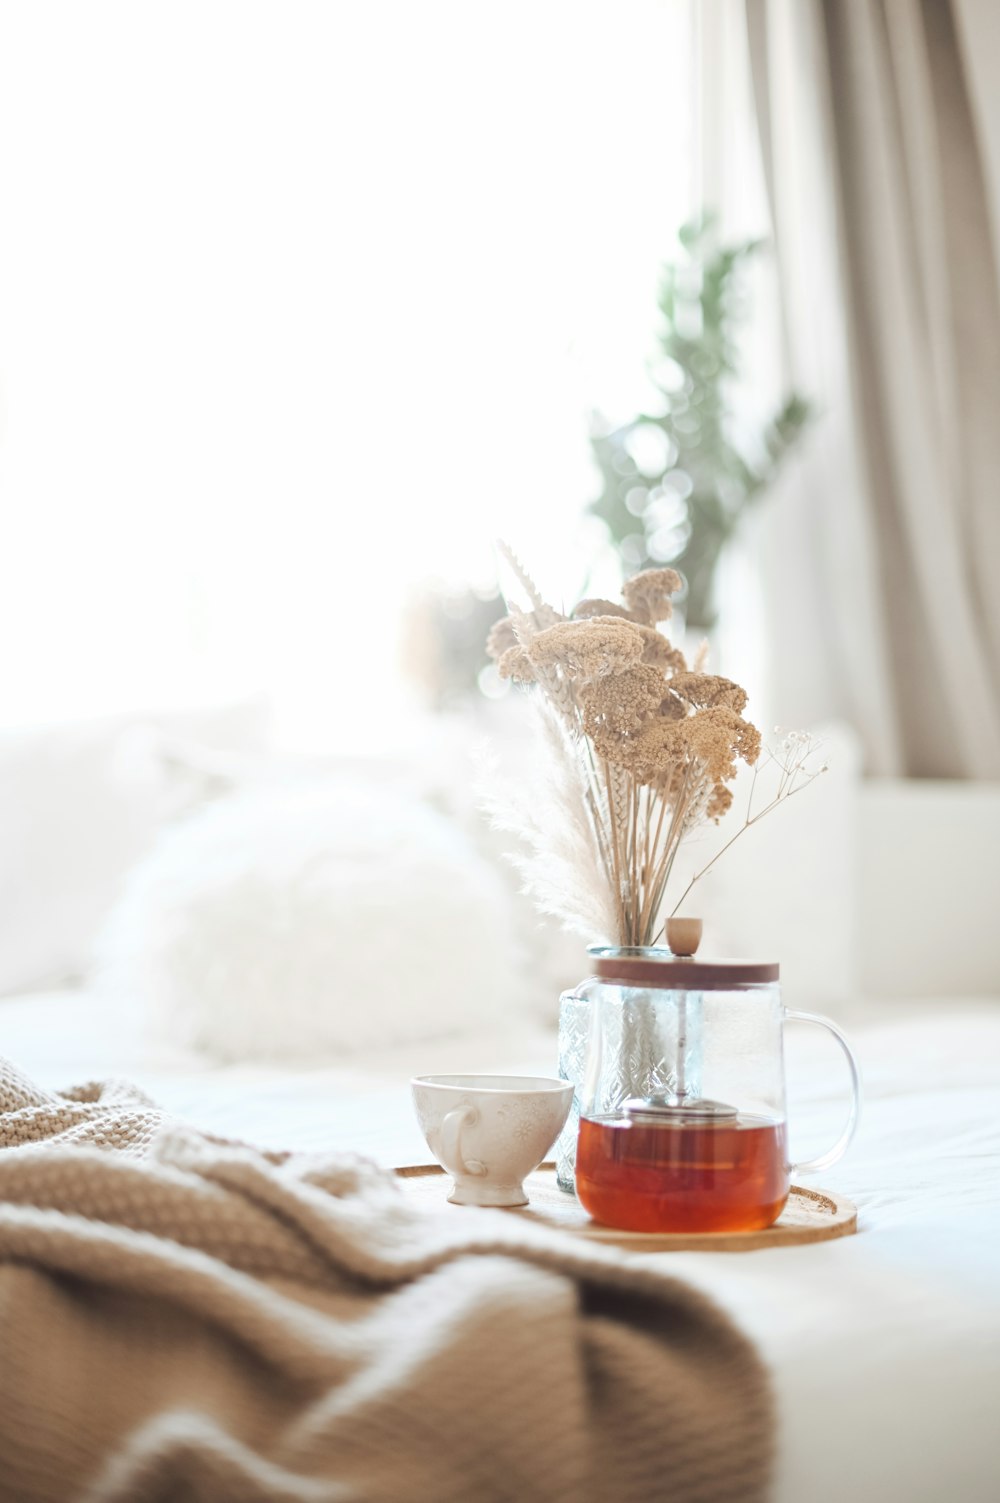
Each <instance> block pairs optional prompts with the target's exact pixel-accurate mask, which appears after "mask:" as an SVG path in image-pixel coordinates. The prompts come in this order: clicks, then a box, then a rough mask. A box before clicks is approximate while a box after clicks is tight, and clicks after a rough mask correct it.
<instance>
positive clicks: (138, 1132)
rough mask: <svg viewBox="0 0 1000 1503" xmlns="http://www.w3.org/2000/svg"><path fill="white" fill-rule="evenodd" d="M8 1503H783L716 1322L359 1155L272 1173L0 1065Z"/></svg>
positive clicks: (749, 1371)
mask: <svg viewBox="0 0 1000 1503" xmlns="http://www.w3.org/2000/svg"><path fill="white" fill-rule="evenodd" d="M0 1142H2V1143H3V1145H4V1147H3V1151H2V1152H0V1342H2V1343H3V1350H4V1354H5V1360H4V1362H3V1364H0V1373H2V1377H0V1385H2V1402H0V1462H2V1465H0V1499H3V1500H11V1503H13V1500H15V1499H16V1500H17V1503H35V1500H38V1503H42V1500H45V1503H48V1500H52V1503H56V1500H58V1503H66V1500H71V1499H72V1500H75V1499H79V1500H86V1503H126V1500H128V1503H138V1500H142V1499H147V1498H148V1499H158V1500H159V1499H164V1500H165V1499H182V1498H183V1499H185V1500H187V1499H204V1500H213V1503H214V1500H230V1499H231V1500H233V1503H236V1500H239V1503H249V1500H256V1499H260V1500H264V1499H267V1500H269V1503H274V1500H284V1499H288V1500H296V1503H298V1500H303V1503H305V1500H309V1503H312V1500H320V1499H322V1500H339V1499H345V1500H346V1499H351V1500H364V1503H382V1500H386V1503H388V1500H390V1499H393V1500H398V1499H404V1498H405V1499H407V1500H412V1503H424V1500H428V1503H429V1500H431V1499H433V1500H442V1503H451V1500H454V1503H468V1500H469V1499H472V1498H476V1499H482V1500H487V1503H489V1500H497V1503H500V1500H507V1499H510V1500H514V1499H519V1500H525V1499H526V1500H533V1499H537V1500H539V1503H541V1500H543V1499H544V1500H557V1503H559V1500H563V1499H566V1500H569V1499H573V1500H574V1503H586V1500H589V1499H595V1500H596V1499H598V1498H601V1499H607V1498H609V1497H613V1498H615V1499H616V1500H620V1503H631V1500H632V1499H636V1500H638V1499H640V1498H641V1499H643V1500H648V1499H649V1498H650V1497H658V1496H661V1495H664V1493H665V1491H666V1490H667V1489H669V1495H670V1497H671V1498H672V1499H676V1500H692V1503H715V1500H719V1503H721V1500H723V1499H732V1498H736V1497H739V1498H740V1499H743V1500H748V1503H752V1500H755V1499H760V1498H763V1497H764V1496H765V1495H766V1488H767V1481H768V1477H769V1473H770V1467H771V1458H772V1450H773V1432H774V1418H773V1413H772V1399H771V1392H770V1386H769V1381H768V1377H767V1374H766V1372H765V1370H764V1368H763V1365H762V1363H761V1362H760V1360H759V1358H758V1356H757V1355H756V1353H755V1351H754V1349H753V1347H752V1345H751V1344H750V1343H749V1342H748V1341H747V1339H746V1338H745V1337H744V1336H742V1335H741V1334H740V1332H738V1331H737V1330H736V1328H735V1327H734V1326H733V1324H732V1323H731V1321H730V1320H729V1319H728V1317H726V1316H725V1315H723V1314H722V1312H721V1311H719V1310H718V1309H716V1308H715V1307H714V1306H713V1305H712V1304H711V1303H710V1302H709V1301H708V1300H706V1299H705V1297H704V1296H703V1295H701V1294H700V1293H697V1292H696V1291H694V1290H693V1289H690V1288H688V1287H687V1286H685V1285H684V1284H683V1283H682V1282H680V1281H679V1280H677V1279H674V1278H672V1277H670V1276H669V1275H666V1274H664V1273H661V1272H659V1271H658V1270H654V1269H650V1268H649V1267H647V1266H637V1264H636V1263H635V1261H634V1260H632V1261H630V1260H629V1259H628V1257H627V1256H626V1255H625V1254H621V1253H618V1252H615V1251H613V1250H607V1249H603V1248H596V1249H595V1248H591V1247H589V1246H587V1247H584V1246H583V1245H582V1244H581V1245H579V1246H578V1245H576V1244H575V1243H574V1242H573V1241H572V1239H570V1238H568V1237H562V1236H557V1235H554V1234H552V1233H550V1232H548V1231H547V1230H545V1229H541V1228H536V1227H533V1226H532V1225H530V1224H529V1223H527V1222H525V1221H523V1220H522V1219H520V1218H518V1217H517V1216H510V1215H505V1214H504V1213H502V1212H492V1211H482V1212H480V1211H474V1212H468V1211H464V1212H459V1213H456V1212H455V1211H454V1209H452V1208H448V1207H442V1210H441V1212H440V1213H439V1214H434V1213H428V1212H426V1211H423V1210H420V1209H419V1208H417V1207H415V1206H414V1205H413V1204H411V1203H410V1202H409V1201H408V1200H407V1199H406V1198H405V1197H404V1196H403V1194H402V1193H401V1192H400V1189H399V1187H398V1185H397V1183H396V1181H395V1179H394V1177H393V1176H392V1175H391V1174H388V1173H386V1172H385V1171H384V1170H381V1169H379V1168H378V1167H377V1166H375V1165H373V1164H371V1163H369V1162H367V1161H366V1160H364V1159H362V1158H359V1157H357V1156H355V1155H352V1154H350V1153H337V1152H335V1153H330V1154H325V1155H317V1154H309V1155H305V1154H296V1155H288V1154H282V1153H264V1152H261V1151H259V1150H257V1149H254V1148H250V1147H248V1146H246V1145H244V1144H239V1143H228V1142H224V1141H221V1140H218V1139H213V1138H210V1137H207V1136H205V1135H203V1134H200V1133H198V1132H196V1131H194V1130H193V1129H190V1128H187V1127H184V1126H183V1125H182V1124H179V1123H175V1122H171V1121H170V1120H169V1119H167V1118H166V1117H165V1116H164V1115H163V1114H162V1113H159V1112H157V1110H156V1109H155V1107H153V1106H152V1104H151V1103H149V1102H148V1101H147V1100H146V1099H145V1098H144V1097H142V1096H141V1095H140V1094H139V1093H138V1092H133V1091H132V1090H130V1089H129V1088H128V1087H127V1086H124V1085H115V1086H112V1087H108V1088H104V1087H100V1086H91V1087H87V1088H83V1089H81V1090H79V1091H76V1092H71V1093H67V1094H66V1095H65V1096H64V1095H60V1094H58V1093H54V1092H45V1091H41V1090H38V1089H37V1088H35V1087H34V1086H33V1085H32V1084H31V1082H30V1081H26V1080H25V1079H24V1077H22V1076H19V1075H18V1074H17V1072H16V1071H14V1070H12V1069H11V1068H10V1067H7V1066H5V1065H3V1064H0Z"/></svg>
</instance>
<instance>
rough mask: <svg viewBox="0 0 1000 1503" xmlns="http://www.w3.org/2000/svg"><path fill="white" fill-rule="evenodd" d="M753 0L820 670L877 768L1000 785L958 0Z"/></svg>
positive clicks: (997, 339) (989, 333)
mask: <svg viewBox="0 0 1000 1503" xmlns="http://www.w3.org/2000/svg"><path fill="white" fill-rule="evenodd" d="M745 13H746V22H747V34H748V41H749V54H750V61H751V69H752V75H753V86H754V98H755V102H756V112H757V123H758V127H759V131H760V138H761V144H762V153H763V160H764V175H765V180H766V186H767V192H768V197H769V200H770V207H771V213H772V220H773V224H774V231H775V245H776V253H777V259H778V273H779V280H780V284H781V297H782V305H783V312H784V317H785V322H786V347H787V361H788V366H789V375H790V377H791V379H792V380H793V381H794V382H795V384H796V385H798V386H800V387H801V388H802V389H803V390H805V391H807V392H810V393H811V394H812V395H813V396H814V397H815V398H816V399H817V400H818V402H819V405H820V408H821V410H822V415H821V417H820V420H819V422H818V424H817V428H816V437H815V441H814V443H813V444H812V446H811V448H810V451H809V453H808V455H807V457H806V461H805V471H804V473H803V474H802V475H801V476H800V477H799V484H800V485H801V486H804V487H805V488H807V489H808V492H809V496H808V503H807V505H806V506H805V507H804V508H803V512H802V521H801V523H800V525H803V526H805V527H806V528H807V529H808V532H809V537H810V552H809V562H808V569H809V570H811V571H812V583H813V584H814V585H815V587H816V591H817V593H816V595H815V597H814V599H813V601H812V605H811V610H812V611H813V613H815V612H816V611H817V610H820V609H822V610H823V611H824V612H825V613H826V617H827V622H826V626H825V628H824V632H823V642H824V651H825V653H826V658H825V661H824V662H822V663H820V664H819V666H818V671H822V672H823V673H824V674H825V675H826V678H827V680H828V687H829V691H830V694H829V697H830V699H831V701H832V703H831V707H832V708H836V709H839V710H841V711H843V712H844V713H846V714H847V715H848V716H849V717H850V718H851V719H852V720H853V721H854V723H855V724H856V725H857V726H858V728H859V730H860V731H861V733H862V735H863V737H864V739H865V742H866V746H867V753H868V765H869V769H870V770H871V771H873V772H880V773H891V774H906V775H910V776H916V777H955V778H978V779H996V778H1000V286H998V262H997V258H996V255H995V253H994V252H995V247H994V244H993V236H992V230H991V221H990V212H989V198H988V185H987V182H986V177H985V174H984V168H983V159H982V154H981V151H980V146H979V141H978V138H977V129H976V120H975V118H974V114H973V108H972V104H971V102H970V89H969V83H968V75H967V69H966V66H965V59H964V57H963V50H962V38H961V36H960V34H959V29H958V26H957V23H956V17H955V13H954V9H953V6H952V4H951V3H950V0H746V11H745ZM998 65H1000V56H998ZM996 87H997V89H998V92H1000V78H998V79H997V80H996ZM779 571H780V565H779ZM773 582H774V585H775V588H776V592H777V593H780V592H781V589H782V581H781V579H780V577H779V578H777V579H775V580H774V581H773ZM797 588H798V592H799V596H800V597H801V596H802V594H803V589H802V584H801V580H800V581H799V583H798V587H797ZM794 594H795V590H794V589H792V595H793V596H794ZM817 601H821V602H823V604H822V605H821V606H818V605H817V603H816V602H817ZM805 640H806V641H808V631H807V632H806V634H805ZM797 671H798V672H800V673H806V672H808V671H809V668H808V664H807V662H805V661H804V660H802V659H801V658H800V660H799V663H798V667H797Z"/></svg>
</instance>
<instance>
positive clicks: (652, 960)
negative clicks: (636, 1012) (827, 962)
mask: <svg viewBox="0 0 1000 1503" xmlns="http://www.w3.org/2000/svg"><path fill="white" fill-rule="evenodd" d="M587 953H588V954H589V955H590V956H591V957H592V959H593V962H594V974H595V975H596V976H598V977H599V978H600V980H601V981H608V982H611V983H615V982H617V983H618V984H619V985H621V986H649V987H655V988H657V989H658V990H662V991H668V992H670V991H684V992H699V991H704V992H709V991H713V992H728V991H739V990H740V989H741V988H742V987H748V986H764V985H766V984H767V983H768V982H774V981H777V980H778V977H779V974H780V967H779V965H778V962H777V961H775V960H696V959H694V957H688V956H684V957H678V956H676V955H672V954H671V953H670V951H669V950H665V949H658V948H654V947H652V946H646V947H643V948H639V947H636V948H634V949H631V948H628V947H626V946H621V947H619V946H602V945H591V946H590V949H589V950H588V952H587Z"/></svg>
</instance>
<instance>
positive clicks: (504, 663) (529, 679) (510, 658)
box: [497, 646, 536, 684]
mask: <svg viewBox="0 0 1000 1503" xmlns="http://www.w3.org/2000/svg"><path fill="white" fill-rule="evenodd" d="M497 673H498V674H499V675H500V677H501V678H509V679H513V681H514V683H515V684H533V683H535V682H536V679H535V670H534V668H533V667H532V664H531V660H530V659H529V657H528V654H527V653H526V652H525V650H524V648H523V647H521V646H515V647H508V648H507V651H506V652H505V653H504V654H503V656H502V657H501V658H500V660H499V662H498V663H497Z"/></svg>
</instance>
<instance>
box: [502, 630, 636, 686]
mask: <svg viewBox="0 0 1000 1503" xmlns="http://www.w3.org/2000/svg"><path fill="white" fill-rule="evenodd" d="M527 651H528V656H529V657H530V659H531V662H532V663H533V664H534V665H535V667H536V668H538V669H542V670H546V669H551V668H559V669H561V671H562V673H563V674H564V676H565V677H566V678H568V679H572V680H573V681H574V682H578V683H589V682H590V681H591V680H592V679H595V678H603V677H604V675H605V674H606V673H620V672H621V671H622V670H623V669H625V668H631V667H632V666H633V664H635V663H637V662H638V661H639V659H640V658H641V657H642V651H643V640H642V636H641V635H640V633H639V630H638V628H637V627H635V626H633V624H632V622H631V621H619V620H618V619H617V618H614V617H600V616H599V617H596V618H595V619H594V620H593V621H560V622H558V623H557V624H556V625H555V626H550V627H548V628H547V629H546V630H545V631H542V632H539V634H538V636H537V637H535V639H534V641H533V642H531V643H530V644H529V646H528V649H527Z"/></svg>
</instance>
